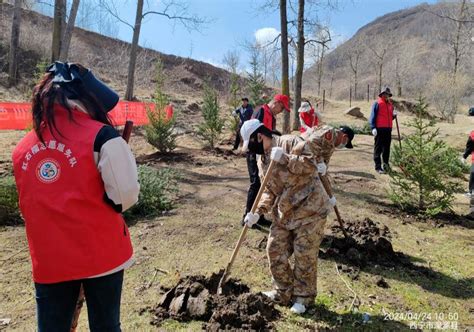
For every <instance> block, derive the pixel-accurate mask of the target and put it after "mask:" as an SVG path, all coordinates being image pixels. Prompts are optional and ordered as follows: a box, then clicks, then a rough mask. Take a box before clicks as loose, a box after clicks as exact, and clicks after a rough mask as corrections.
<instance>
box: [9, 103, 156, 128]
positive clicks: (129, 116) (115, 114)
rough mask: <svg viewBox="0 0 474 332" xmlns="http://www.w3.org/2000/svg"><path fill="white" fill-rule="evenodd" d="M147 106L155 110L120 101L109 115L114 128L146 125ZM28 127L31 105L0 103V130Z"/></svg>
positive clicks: (29, 125) (144, 105)
mask: <svg viewBox="0 0 474 332" xmlns="http://www.w3.org/2000/svg"><path fill="white" fill-rule="evenodd" d="M147 106H148V107H150V109H151V110H154V109H155V104H153V103H144V102H130V101H120V102H119V103H118V104H117V106H115V108H114V109H113V110H112V111H111V112H110V113H109V115H110V117H111V119H112V122H113V123H114V125H116V126H121V125H124V124H125V121H127V120H132V121H133V124H134V125H136V126H140V125H144V124H147V123H148V117H147V114H146V111H147ZM28 127H31V103H2V102H0V130H5V129H26V128H28Z"/></svg>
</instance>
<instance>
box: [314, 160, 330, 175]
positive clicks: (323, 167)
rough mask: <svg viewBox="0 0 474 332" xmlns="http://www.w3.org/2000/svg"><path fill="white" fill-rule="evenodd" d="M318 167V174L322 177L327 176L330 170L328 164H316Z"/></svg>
mask: <svg viewBox="0 0 474 332" xmlns="http://www.w3.org/2000/svg"><path fill="white" fill-rule="evenodd" d="M316 167H317V168H318V173H319V174H321V175H323V176H324V175H326V172H327V170H328V167H327V166H326V164H325V163H324V162H322V163H317V164H316Z"/></svg>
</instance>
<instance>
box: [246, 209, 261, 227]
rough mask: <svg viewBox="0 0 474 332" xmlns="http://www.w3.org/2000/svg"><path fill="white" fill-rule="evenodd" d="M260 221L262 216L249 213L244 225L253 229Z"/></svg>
mask: <svg viewBox="0 0 474 332" xmlns="http://www.w3.org/2000/svg"><path fill="white" fill-rule="evenodd" d="M258 219H260V215H259V214H258V213H252V212H248V213H247V215H246V216H245V218H244V223H245V224H246V225H247V227H252V226H253V225H255V224H256V223H257V221H258Z"/></svg>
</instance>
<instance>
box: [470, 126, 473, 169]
mask: <svg viewBox="0 0 474 332" xmlns="http://www.w3.org/2000/svg"><path fill="white" fill-rule="evenodd" d="M470 136H471V140H472V141H474V130H473V131H471V134H470ZM471 162H472V164H473V165H474V151H472V152H471Z"/></svg>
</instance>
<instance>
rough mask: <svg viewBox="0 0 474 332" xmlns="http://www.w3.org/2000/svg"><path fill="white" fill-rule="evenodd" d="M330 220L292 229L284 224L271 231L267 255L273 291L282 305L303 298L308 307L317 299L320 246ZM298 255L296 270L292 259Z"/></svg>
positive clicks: (272, 228) (321, 220) (275, 224)
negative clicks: (291, 263)
mask: <svg viewBox="0 0 474 332" xmlns="http://www.w3.org/2000/svg"><path fill="white" fill-rule="evenodd" d="M325 224H326V218H324V219H317V220H313V221H311V222H310V223H307V224H304V225H301V226H299V227H297V228H295V229H292V230H289V229H287V228H285V226H284V225H282V224H281V223H279V222H278V223H274V224H272V226H271V228H270V235H269V237H268V243H267V255H268V260H269V263H270V271H271V274H272V279H273V288H274V289H275V290H276V291H277V298H278V300H279V302H281V303H282V304H288V303H289V302H290V301H291V300H292V299H293V298H296V297H301V298H303V299H304V302H305V304H306V305H309V304H311V303H313V302H314V299H315V297H316V278H317V264H318V253H319V245H320V244H321V241H322V239H323V236H324V226H325ZM291 255H293V256H294V259H295V264H294V268H293V269H292V268H291V266H290V261H289V259H290V257H291Z"/></svg>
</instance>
